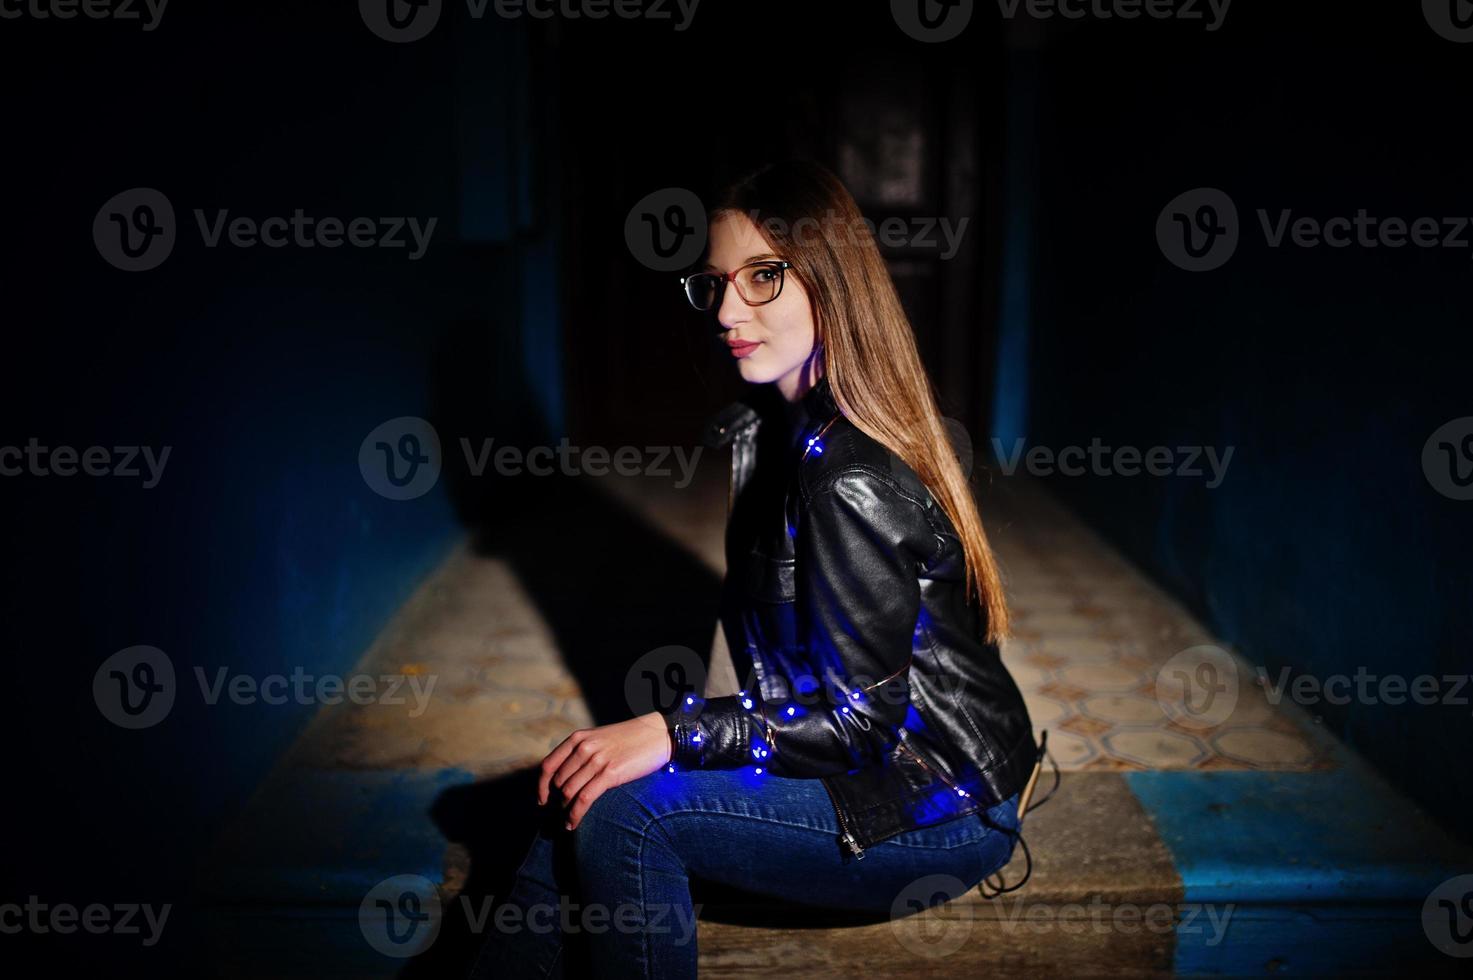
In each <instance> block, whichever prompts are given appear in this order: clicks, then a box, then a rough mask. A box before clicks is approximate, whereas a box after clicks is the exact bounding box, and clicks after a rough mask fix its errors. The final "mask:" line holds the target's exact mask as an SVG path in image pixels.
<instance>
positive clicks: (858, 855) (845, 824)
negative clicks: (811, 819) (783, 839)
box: [819, 779, 864, 861]
mask: <svg viewBox="0 0 1473 980" xmlns="http://www.w3.org/2000/svg"><path fill="white" fill-rule="evenodd" d="M819 782H821V783H823V788H824V789H825V790H828V794H829V799H830V800H831V801H833V804H834V813H836V814H838V816H839V829H840V830H842V831H844V833H843V834H841V835H840V836H839V840H841V841H843V842H844V845H845V846H846V847H848V848H849V851H850V853H852V854H853V855H854V860H856V861H863V860H864V848H862V847H860V846H859V841H858V840H857V839H856V838H855V836H854V832H853V831H851V830H850V829H849V821H847V820H845V819H844V808H843V807H841V806H839V799H838V797H836V796H834V791H833V790H832V789H829V781H828V780H827V779H820V780H819Z"/></svg>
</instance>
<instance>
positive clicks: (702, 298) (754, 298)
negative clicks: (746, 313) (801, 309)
mask: <svg viewBox="0 0 1473 980" xmlns="http://www.w3.org/2000/svg"><path fill="white" fill-rule="evenodd" d="M792 267H793V263H791V262H784V261H782V260H780V259H764V260H763V261H761V262H752V263H750V264H748V265H744V266H742V267H741V268H740V269H737V270H736V271H735V272H722V273H716V272H697V273H696V274H695V275H691V276H682V277H681V279H680V284H681V285H682V286H684V287H685V298H686V299H688V300H690V305H691V306H694V307H695V308H696V309H698V310H700V311H702V312H705V311H707V310H709V309H711V308H712V307H714V306H716V304H718V303H720V302H721V295H722V290H723V289H724V287H725V285H726V283H728V282H733V283H736V289H737V295H738V296H740V297H741V298H742V300H743V302H745V303H746V304H747V305H748V306H761V305H762V304H763V303H771V302H772V301H773V300H775V299H777V297H778V295H779V294H780V293H781V292H782V291H783V281H784V279H785V278H786V276H785V272H786V271H787V270H788V269H791V268H792Z"/></svg>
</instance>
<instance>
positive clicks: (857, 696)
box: [849, 691, 859, 701]
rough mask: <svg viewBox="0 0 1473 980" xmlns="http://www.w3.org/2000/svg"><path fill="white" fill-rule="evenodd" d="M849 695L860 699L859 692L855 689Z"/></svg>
mask: <svg viewBox="0 0 1473 980" xmlns="http://www.w3.org/2000/svg"><path fill="white" fill-rule="evenodd" d="M849 696H850V697H851V698H853V699H854V700H856V701H858V700H859V692H858V691H855V692H854V693H853V694H850V695H849Z"/></svg>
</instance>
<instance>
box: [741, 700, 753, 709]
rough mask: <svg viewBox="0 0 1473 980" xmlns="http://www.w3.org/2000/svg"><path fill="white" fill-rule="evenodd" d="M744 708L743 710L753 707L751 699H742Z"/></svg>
mask: <svg viewBox="0 0 1473 980" xmlns="http://www.w3.org/2000/svg"><path fill="white" fill-rule="evenodd" d="M742 707H743V708H751V707H752V699H751V698H742Z"/></svg>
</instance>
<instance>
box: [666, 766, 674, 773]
mask: <svg viewBox="0 0 1473 980" xmlns="http://www.w3.org/2000/svg"><path fill="white" fill-rule="evenodd" d="M665 771H666V772H674V771H675V767H674V766H673V765H669V766H666V767H665Z"/></svg>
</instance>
